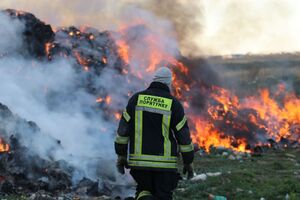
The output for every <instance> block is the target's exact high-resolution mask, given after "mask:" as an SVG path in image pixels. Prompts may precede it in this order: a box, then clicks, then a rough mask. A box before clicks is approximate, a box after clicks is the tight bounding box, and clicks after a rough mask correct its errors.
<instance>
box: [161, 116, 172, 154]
mask: <svg viewBox="0 0 300 200" xmlns="http://www.w3.org/2000/svg"><path fill="white" fill-rule="evenodd" d="M170 121H171V116H169V115H163V119H162V134H163V137H164V156H166V157H168V156H171V142H170V139H169V130H170Z"/></svg>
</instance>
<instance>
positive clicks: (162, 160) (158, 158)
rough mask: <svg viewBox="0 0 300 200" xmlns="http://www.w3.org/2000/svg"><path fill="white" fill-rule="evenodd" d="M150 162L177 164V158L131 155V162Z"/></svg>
mask: <svg viewBox="0 0 300 200" xmlns="http://www.w3.org/2000/svg"><path fill="white" fill-rule="evenodd" d="M131 159H132V160H146V161H147V160H148V161H160V162H177V157H176V156H156V155H145V154H142V155H134V154H129V160H131Z"/></svg>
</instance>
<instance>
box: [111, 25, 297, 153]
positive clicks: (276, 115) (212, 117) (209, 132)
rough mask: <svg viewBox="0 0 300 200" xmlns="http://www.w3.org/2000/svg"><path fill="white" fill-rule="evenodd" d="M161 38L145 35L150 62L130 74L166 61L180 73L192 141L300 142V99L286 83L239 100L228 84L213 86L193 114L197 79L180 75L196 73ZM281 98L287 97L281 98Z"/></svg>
mask: <svg viewBox="0 0 300 200" xmlns="http://www.w3.org/2000/svg"><path fill="white" fill-rule="evenodd" d="M120 33H121V35H123V37H121V39H120V40H119V41H117V45H118V47H119V53H120V55H121V58H122V59H123V61H124V62H125V63H126V64H130V63H131V61H132V60H131V59H132V58H131V56H132V52H131V47H130V42H128V41H126V39H124V38H126V35H125V36H124V34H126V31H124V27H123V28H122V31H121V32H120ZM157 41H158V39H157V38H155V35H150V36H147V37H145V38H144V41H143V42H145V44H146V45H145V46H146V47H147V48H148V49H149V51H148V52H149V54H147V55H142V56H143V59H144V60H147V61H148V62H146V63H147V66H146V68H145V70H144V72H138V73H137V72H131V73H133V74H138V77H140V78H142V77H143V74H146V73H151V72H153V71H154V70H155V69H156V67H157V66H159V64H160V63H162V62H167V63H168V64H170V65H172V66H173V68H174V70H176V71H177V73H174V74H173V92H174V94H175V96H176V97H177V98H179V99H180V100H181V101H182V102H183V105H184V107H185V108H186V110H187V116H188V118H189V123H190V129H191V132H192V139H193V142H194V143H196V144H198V145H199V146H200V147H202V148H204V149H205V150H206V151H209V150H210V147H212V146H215V147H217V146H222V147H225V148H231V149H233V150H235V151H242V152H248V151H249V149H247V146H248V145H249V144H250V145H259V144H264V143H266V144H267V140H268V139H273V140H275V141H277V142H279V141H280V140H281V139H282V138H286V139H291V140H293V141H295V140H298V141H300V134H299V133H300V132H299V130H300V128H299V125H300V121H299V120H300V99H299V98H298V97H297V96H296V95H295V94H294V93H293V92H287V91H285V88H284V86H283V85H279V86H278V87H279V88H278V91H277V92H276V94H274V96H273V97H271V94H270V91H269V90H268V89H262V90H260V92H259V95H256V96H250V97H244V98H239V97H238V96H236V95H235V94H234V93H233V92H231V91H229V90H227V89H225V88H222V87H218V86H212V87H211V88H210V90H209V91H210V92H208V101H207V102H208V103H207V106H206V108H205V110H204V111H202V112H200V113H195V112H194V111H193V108H192V106H191V104H192V100H193V99H191V97H192V98H197V97H195V96H193V94H190V95H189V91H190V90H191V85H192V84H193V83H191V82H190V83H187V82H186V81H184V79H183V78H182V77H190V76H191V74H190V73H192V72H190V71H189V68H188V67H187V66H185V65H184V64H183V63H181V62H179V61H178V60H177V59H176V58H175V57H173V56H172V55H169V54H166V53H165V52H164V51H163V49H162V48H160V46H159V45H158V44H157ZM279 96H283V98H281V99H280V101H278V97H279ZM247 112H249V113H247ZM262 133H263V134H262ZM249 138H250V139H249Z"/></svg>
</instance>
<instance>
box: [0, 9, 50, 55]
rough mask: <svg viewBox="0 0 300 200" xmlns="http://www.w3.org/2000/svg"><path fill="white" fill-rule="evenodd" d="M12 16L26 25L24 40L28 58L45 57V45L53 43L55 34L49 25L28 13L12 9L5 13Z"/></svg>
mask: <svg viewBox="0 0 300 200" xmlns="http://www.w3.org/2000/svg"><path fill="white" fill-rule="evenodd" d="M3 12H4V13H7V14H8V15H9V16H11V17H12V18H13V19H16V18H17V19H19V20H20V21H21V22H23V23H24V25H25V27H24V31H23V40H24V43H25V46H26V48H25V49H24V50H27V52H26V54H25V53H24V54H25V55H27V56H34V57H43V56H45V45H46V43H48V42H52V41H53V39H54V32H53V30H52V28H51V26H50V25H49V24H45V23H44V22H42V21H40V20H39V19H37V18H36V17H35V16H34V15H33V14H31V13H27V12H20V11H16V10H12V9H7V10H4V11H3Z"/></svg>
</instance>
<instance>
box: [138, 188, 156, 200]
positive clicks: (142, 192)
mask: <svg viewBox="0 0 300 200" xmlns="http://www.w3.org/2000/svg"><path fill="white" fill-rule="evenodd" d="M144 196H152V194H151V192H149V191H147V190H143V191H141V192H140V193H139V195H138V196H137V198H136V199H137V200H139V199H140V198H142V197H144Z"/></svg>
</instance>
